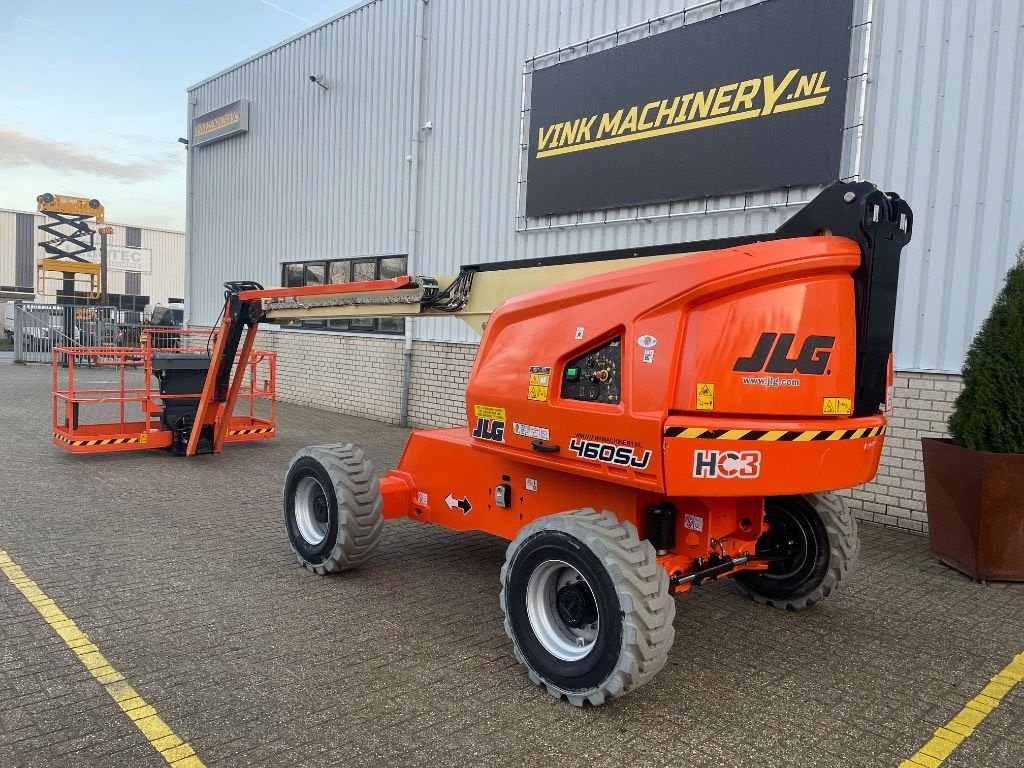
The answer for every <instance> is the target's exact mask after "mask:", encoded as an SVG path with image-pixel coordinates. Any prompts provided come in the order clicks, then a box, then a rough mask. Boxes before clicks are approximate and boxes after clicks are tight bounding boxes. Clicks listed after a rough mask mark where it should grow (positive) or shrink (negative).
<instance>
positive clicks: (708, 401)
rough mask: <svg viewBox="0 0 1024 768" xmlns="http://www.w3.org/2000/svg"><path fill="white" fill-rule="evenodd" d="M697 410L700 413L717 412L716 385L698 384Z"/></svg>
mask: <svg viewBox="0 0 1024 768" xmlns="http://www.w3.org/2000/svg"><path fill="white" fill-rule="evenodd" d="M697 410H698V411H713V410H715V385H714V384H712V383H710V382H706V381H701V382H698V383H697Z"/></svg>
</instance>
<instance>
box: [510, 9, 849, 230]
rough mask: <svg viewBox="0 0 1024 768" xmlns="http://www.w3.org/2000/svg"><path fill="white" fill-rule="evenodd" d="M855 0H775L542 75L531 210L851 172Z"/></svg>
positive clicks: (535, 91)
mask: <svg viewBox="0 0 1024 768" xmlns="http://www.w3.org/2000/svg"><path fill="white" fill-rule="evenodd" d="M852 18H853V0H827V2H826V1H824V0H767V1H766V2H763V3H760V4H759V5H755V6H753V7H750V8H745V9H743V10H739V11H732V12H729V13H726V14H723V15H721V16H717V17H715V18H712V19H708V20H706V21H701V22H697V23H694V24H690V25H687V26H685V27H680V28H678V29H674V30H670V31H668V32H663V33H661V34H657V35H654V36H652V37H648V38H645V39H643V40H638V41H636V42H633V43H627V44H625V45H621V46H618V47H616V48H611V49H609V50H605V51H601V52H599V53H594V54H591V55H589V56H584V57H582V58H579V59H574V60H572V61H567V62H563V63H561V64H556V65H554V66H551V67H547V68H544V69H538V70H537V71H535V72H534V73H533V76H532V81H533V82H532V90H531V108H530V146H529V152H530V155H529V166H528V171H529V173H528V181H527V195H526V213H527V215H529V216H540V215H544V214H551V213H569V212H573V211H588V210H597V209H601V208H615V207H619V206H632V205H639V204H643V203H658V202H666V201H670V200H686V199H690V198H695V197H705V196H710V195H725V194H736V193H742V192H750V191H756V190H764V189H774V188H779V187H787V186H793V185H799V184H819V183H827V182H830V181H835V180H836V179H838V177H839V166H840V157H841V153H842V139H843V133H842V132H843V127H844V126H843V119H844V111H845V106H846V78H847V70H848V67H849V59H850V26H851V23H852Z"/></svg>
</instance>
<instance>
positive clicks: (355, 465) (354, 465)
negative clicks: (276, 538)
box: [286, 443, 384, 576]
mask: <svg viewBox="0 0 1024 768" xmlns="http://www.w3.org/2000/svg"><path fill="white" fill-rule="evenodd" d="M304 457H307V458H310V459H313V460H315V461H317V462H319V463H320V465H321V466H322V467H323V468H324V470H325V471H326V472H327V474H328V476H329V477H330V478H331V481H332V483H333V484H334V493H335V495H336V497H337V501H338V536H337V539H336V540H335V543H334V547H333V548H332V550H331V552H330V554H329V555H328V556H327V557H326V558H325V560H324V562H322V563H311V562H308V561H307V560H305V559H304V558H303V557H302V555H301V554H299V552H298V551H297V550H296V549H295V547H294V546H292V551H293V552H295V556H296V557H297V558H298V560H299V563H301V564H302V566H303V567H304V568H306V569H307V570H310V571H312V572H313V573H316V574H318V575H320V576H323V575H325V574H328V573H340V572H341V571H347V570H351V569H352V568H355V567H356V566H358V565H361V564H362V563H364V562H366V560H368V559H369V558H370V556H371V555H372V554H373V553H374V551H375V550H376V549H377V545H378V544H380V536H381V531H382V529H383V528H384V516H383V510H384V499H383V498H382V497H381V495H380V479H379V478H378V477H377V475H376V473H375V472H374V468H373V464H372V463H371V462H370V460H369V459H367V458H365V456H364V454H363V450H362V449H361V448H357V447H355V446H354V445H353V444H352V443H345V444H340V443H339V444H333V445H312V446H308V447H306V448H303V449H302V450H301V451H299V452H298V453H297V454H295V456H293V457H292V463H294V462H296V461H297V460H299V459H301V458H304ZM286 492H287V491H286ZM286 503H287V500H286ZM289 544H290V542H289Z"/></svg>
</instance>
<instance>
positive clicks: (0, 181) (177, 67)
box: [0, 0, 357, 230]
mask: <svg viewBox="0 0 1024 768" xmlns="http://www.w3.org/2000/svg"><path fill="white" fill-rule="evenodd" d="M356 4H357V3H356V2H355V0H273V2H271V0H176V1H175V2H151V1H149V0H135V1H134V2H129V1H128V0H119V1H117V2H114V1H113V0H94V1H93V2H90V3H83V2H81V0H50V2H46V3H40V2H38V0H32V1H31V2H29V1H28V0H0V208H12V209H15V210H22V211H31V210H35V207H36V196H37V195H40V194H42V193H43V192H52V193H54V194H66V195H77V196H81V197H89V198H98V199H99V200H100V201H101V202H102V203H103V205H104V207H105V209H106V217H107V220H108V221H111V222H116V223H119V224H131V225H135V226H150V227H162V228H166V229H177V230H184V228H185V155H186V150H185V148H184V147H183V146H182V145H181V144H179V143H178V137H179V136H187V135H188V134H187V131H186V122H187V112H186V107H187V104H186V102H187V98H186V92H185V90H186V88H188V87H189V86H190V85H193V84H195V83H197V82H199V81H200V80H203V79H204V78H206V77H209V76H210V75H213V74H216V73H217V72H219V71H221V70H222V69H225V68H227V67H229V66H231V65H232V64H236V63H237V62H239V61H241V60H243V59H245V58H248V57H249V56H251V55H253V54H255V53H259V52H260V51H262V50H265V49H266V48H269V47H270V46H272V45H274V44H275V43H278V42H280V41H282V40H284V39H286V38H288V37H291V36H292V35H294V34H296V33H297V32H301V31H303V30H305V29H308V28H309V27H311V26H313V25H314V24H316V23H317V22H319V21H322V20H323V19H326V18H329V17H331V16H334V15H336V14H337V13H340V12H341V11H344V10H345V9H346V8H349V7H351V6H353V5H356Z"/></svg>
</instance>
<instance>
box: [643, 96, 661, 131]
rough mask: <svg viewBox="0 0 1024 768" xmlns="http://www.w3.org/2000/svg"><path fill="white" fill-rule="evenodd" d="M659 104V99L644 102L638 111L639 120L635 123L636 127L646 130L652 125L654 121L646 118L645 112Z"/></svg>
mask: <svg viewBox="0 0 1024 768" xmlns="http://www.w3.org/2000/svg"><path fill="white" fill-rule="evenodd" d="M661 104H662V102H660V101H651V102H649V103H647V104H644V108H643V111H642V112H641V113H640V122H639V124H638V125H637V127H638V128H639V129H640V130H641V131H646V130H648V129H650V128H653V127H654V123H652V122H649V121H648V120H647V113H648V112H650V111H651V110H652V109H654V108H655V107H660V106H661Z"/></svg>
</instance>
